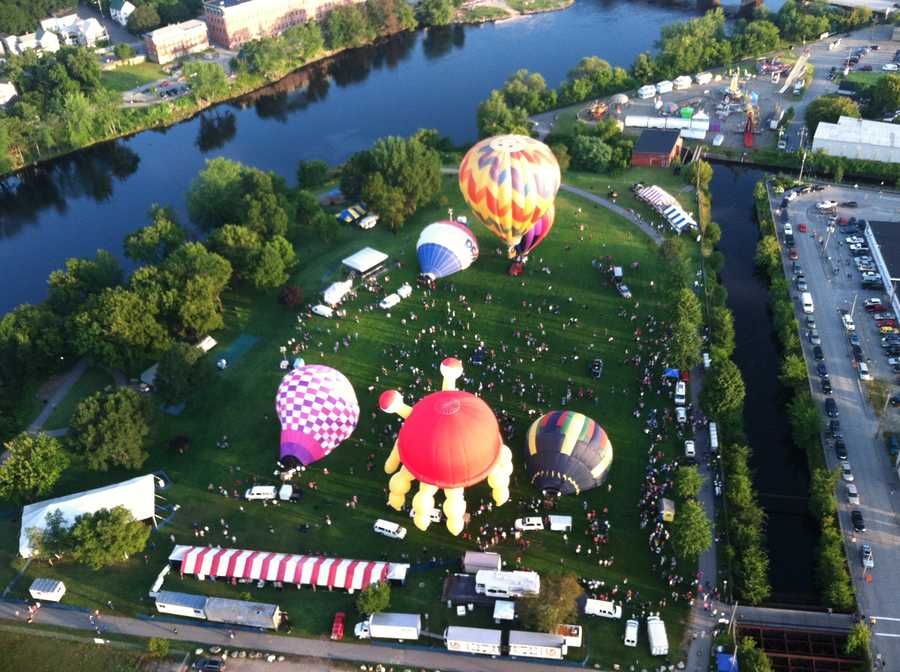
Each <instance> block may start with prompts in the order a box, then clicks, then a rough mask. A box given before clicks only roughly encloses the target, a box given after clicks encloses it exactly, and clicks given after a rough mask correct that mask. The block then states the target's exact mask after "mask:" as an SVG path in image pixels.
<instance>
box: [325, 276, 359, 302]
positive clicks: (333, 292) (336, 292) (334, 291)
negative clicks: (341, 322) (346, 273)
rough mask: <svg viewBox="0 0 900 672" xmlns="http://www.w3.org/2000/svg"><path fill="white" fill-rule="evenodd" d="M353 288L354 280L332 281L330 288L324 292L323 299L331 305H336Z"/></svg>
mask: <svg viewBox="0 0 900 672" xmlns="http://www.w3.org/2000/svg"><path fill="white" fill-rule="evenodd" d="M352 289H353V281H352V280H344V281H343V282H332V283H331V284H330V285H328V288H327V289H326V290H325V291H324V292H322V300H323V301H324V302H325V303H326V304H328V305H329V306H336V305H337V304H339V303H340V302H341V301H343V300H344V297H345V296H347V294H349V293H350V291H351V290H352Z"/></svg>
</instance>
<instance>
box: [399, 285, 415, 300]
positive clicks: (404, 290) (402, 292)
mask: <svg viewBox="0 0 900 672" xmlns="http://www.w3.org/2000/svg"><path fill="white" fill-rule="evenodd" d="M411 294H412V285H410V284H409V283H408V282H404V283H403V284H402V285H400V288H399V289H398V290H397V296H399V297H400V298H401V299H408V298H409V297H410V295H411Z"/></svg>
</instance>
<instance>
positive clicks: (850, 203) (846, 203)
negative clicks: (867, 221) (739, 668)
mask: <svg viewBox="0 0 900 672" xmlns="http://www.w3.org/2000/svg"><path fill="white" fill-rule="evenodd" d="M838 205H840V206H841V207H842V208H858V207H859V203H857V202H856V201H843V202H842V203H839V204H838Z"/></svg>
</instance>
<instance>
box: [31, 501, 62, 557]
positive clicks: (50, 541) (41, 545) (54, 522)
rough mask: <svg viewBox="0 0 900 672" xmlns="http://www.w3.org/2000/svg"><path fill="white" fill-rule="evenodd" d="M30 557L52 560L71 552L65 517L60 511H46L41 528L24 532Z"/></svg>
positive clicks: (32, 528)
mask: <svg viewBox="0 0 900 672" xmlns="http://www.w3.org/2000/svg"><path fill="white" fill-rule="evenodd" d="M25 534H26V535H27V536H28V543H29V544H30V545H31V550H32V555H33V557H36V558H44V559H47V558H53V557H56V556H63V555H66V554H67V553H68V552H69V551H70V550H71V538H70V536H69V526H68V525H67V524H66V517H65V515H64V514H63V512H62V511H61V510H60V509H54V510H53V511H48V512H47V514H46V515H45V516H44V526H43V527H29V528H28V529H27V530H25Z"/></svg>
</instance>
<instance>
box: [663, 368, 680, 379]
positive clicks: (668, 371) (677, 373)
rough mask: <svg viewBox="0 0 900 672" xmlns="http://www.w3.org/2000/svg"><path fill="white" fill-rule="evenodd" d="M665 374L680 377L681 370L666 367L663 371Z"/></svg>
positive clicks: (670, 376)
mask: <svg viewBox="0 0 900 672" xmlns="http://www.w3.org/2000/svg"><path fill="white" fill-rule="evenodd" d="M663 375H664V376H665V377H666V378H678V377H679V376H680V375H681V372H680V371H679V370H678V369H666V370H665V371H664V372H663Z"/></svg>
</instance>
